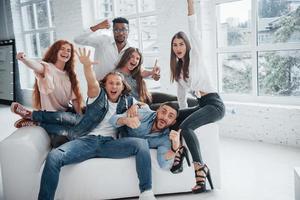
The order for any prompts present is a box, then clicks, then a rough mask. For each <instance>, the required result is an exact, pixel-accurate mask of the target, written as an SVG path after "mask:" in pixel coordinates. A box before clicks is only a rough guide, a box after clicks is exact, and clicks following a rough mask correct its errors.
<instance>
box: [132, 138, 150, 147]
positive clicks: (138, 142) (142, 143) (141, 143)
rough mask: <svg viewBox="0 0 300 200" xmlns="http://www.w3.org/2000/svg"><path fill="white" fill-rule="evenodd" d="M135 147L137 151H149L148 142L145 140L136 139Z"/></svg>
mask: <svg viewBox="0 0 300 200" xmlns="http://www.w3.org/2000/svg"><path fill="white" fill-rule="evenodd" d="M135 141H136V142H135V146H136V148H137V149H138V150H143V149H147V150H148V149H149V146H148V141H147V140H145V139H140V138H136V140H135Z"/></svg>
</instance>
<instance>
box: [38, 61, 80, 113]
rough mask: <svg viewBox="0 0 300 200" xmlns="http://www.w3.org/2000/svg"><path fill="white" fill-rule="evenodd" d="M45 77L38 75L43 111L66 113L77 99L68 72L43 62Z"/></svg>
mask: <svg viewBox="0 0 300 200" xmlns="http://www.w3.org/2000/svg"><path fill="white" fill-rule="evenodd" d="M42 64H43V65H44V67H45V75H44V77H42V76H40V75H39V74H36V79H37V84H38V88H39V91H40V97H41V109H42V110H47V111H65V110H66V109H67V108H68V105H69V103H70V101H71V100H73V99H76V96H75V94H74V92H73V91H72V87H71V81H70V78H69V76H68V74H67V72H66V71H62V70H60V69H57V68H56V67H55V66H54V65H53V64H52V63H46V62H42Z"/></svg>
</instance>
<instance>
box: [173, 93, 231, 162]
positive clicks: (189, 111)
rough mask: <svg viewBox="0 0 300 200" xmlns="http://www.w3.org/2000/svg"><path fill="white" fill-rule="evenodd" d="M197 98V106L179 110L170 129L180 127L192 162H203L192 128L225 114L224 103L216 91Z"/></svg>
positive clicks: (216, 119) (213, 120)
mask: <svg viewBox="0 0 300 200" xmlns="http://www.w3.org/2000/svg"><path fill="white" fill-rule="evenodd" d="M197 100H198V106H195V107H192V108H186V109H182V110H180V111H179V116H178V118H177V123H176V124H175V125H174V126H173V127H172V129H174V130H178V129H181V135H182V136H183V138H184V140H185V142H186V144H187V147H188V149H189V151H190V152H191V155H192V158H193V162H200V163H203V161H202V156H201V151H200V144H199V141H198V138H197V136H196V134H195V132H194V130H195V129H197V128H199V127H200V126H203V125H205V124H208V123H212V122H215V121H218V120H220V119H222V118H223V117H224V115H225V105H224V103H223V101H222V99H221V98H220V96H219V95H218V94H217V93H209V94H207V95H205V96H203V97H201V98H200V99H197Z"/></svg>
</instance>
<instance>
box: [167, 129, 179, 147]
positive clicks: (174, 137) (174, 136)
mask: <svg viewBox="0 0 300 200" xmlns="http://www.w3.org/2000/svg"><path fill="white" fill-rule="evenodd" d="M169 139H170V140H171V141H172V148H173V150H177V149H178V148H179V147H180V131H174V130H171V131H170V134H169Z"/></svg>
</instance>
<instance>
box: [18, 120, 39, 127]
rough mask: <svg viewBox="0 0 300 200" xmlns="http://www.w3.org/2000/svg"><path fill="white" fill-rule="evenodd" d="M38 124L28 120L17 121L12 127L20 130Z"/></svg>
mask: <svg viewBox="0 0 300 200" xmlns="http://www.w3.org/2000/svg"><path fill="white" fill-rule="evenodd" d="M37 125H38V123H37V122H35V121H32V120H30V119H23V118H22V119H19V120H18V121H16V122H15V124H14V126H15V127H16V128H22V127H26V126H37Z"/></svg>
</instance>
